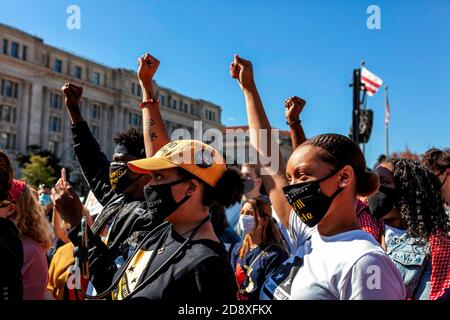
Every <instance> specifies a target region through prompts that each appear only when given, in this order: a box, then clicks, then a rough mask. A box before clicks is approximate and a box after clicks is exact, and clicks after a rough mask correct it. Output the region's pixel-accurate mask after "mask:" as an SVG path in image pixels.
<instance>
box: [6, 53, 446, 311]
mask: <svg viewBox="0 0 450 320" xmlns="http://www.w3.org/2000/svg"><path fill="white" fill-rule="evenodd" d="M138 66H139V69H138V80H139V83H140V86H141V88H142V95H143V96H142V99H143V102H142V104H141V105H140V108H141V110H142V117H143V123H144V127H143V128H129V129H127V130H125V131H123V132H117V133H116V134H115V135H114V137H113V141H112V142H114V144H115V145H116V147H115V150H114V153H113V154H112V155H109V156H110V157H108V155H106V154H105V153H103V151H102V146H100V145H99V143H98V142H97V140H96V139H95V138H94V136H93V134H92V133H91V131H90V129H89V126H88V124H87V122H86V121H85V119H84V118H83V116H82V113H81V111H80V107H79V104H80V99H81V97H82V95H83V88H82V87H80V86H77V85H75V84H73V83H65V84H64V85H63V86H62V89H61V90H62V92H63V94H64V96H65V105H66V110H67V112H68V114H69V118H70V121H71V130H72V138H73V148H74V151H75V154H76V157H77V160H78V163H79V166H80V168H81V171H82V173H83V176H84V177H85V179H86V183H87V185H88V187H89V189H90V191H91V192H92V193H93V194H94V195H95V197H96V198H97V200H98V202H99V203H100V204H101V206H102V210H101V212H99V213H98V214H96V215H95V216H94V215H93V214H92V212H89V210H87V208H85V207H84V205H83V203H82V201H81V200H80V197H79V196H78V195H77V193H76V191H75V190H74V188H73V187H72V185H71V184H70V182H68V181H67V180H66V177H65V171H64V169H63V171H62V172H61V177H60V178H59V179H58V181H57V182H56V184H55V185H54V186H47V185H42V186H40V187H39V189H38V190H35V189H34V188H33V187H32V186H30V185H28V184H27V182H26V181H21V180H17V179H15V178H14V177H15V173H14V172H13V166H12V163H11V161H10V159H9V157H8V156H7V154H6V153H5V152H3V151H1V150H0V254H1V255H2V261H3V262H2V263H1V264H0V300H20V299H25V300H44V299H46V300H86V299H113V300H129V299H140V300H145V299H148V300H166V301H180V302H181V301H183V302H188V301H190V302H205V301H206V302H208V301H209V302H225V301H235V300H249V301H257V300H366V299H377V300H384V299H388V300H405V299H408V300H438V299H440V300H449V299H450V209H449V208H450V151H449V150H448V149H443V150H440V149H435V148H433V149H430V150H428V151H427V152H425V153H424V154H423V156H422V158H421V161H417V160H411V159H406V158H392V159H391V158H389V157H385V158H384V159H383V160H382V161H380V162H379V163H377V165H376V166H375V167H374V168H373V169H369V168H368V167H367V164H366V160H365V158H364V155H363V153H362V151H361V149H360V148H359V146H358V145H356V144H355V143H354V142H353V141H352V140H351V139H350V138H348V137H346V136H343V135H339V134H333V133H327V134H321V135H318V136H315V137H312V138H309V139H307V138H306V134H305V132H304V130H303V127H302V123H301V120H300V116H301V113H302V110H303V109H304V107H305V105H306V102H305V101H304V100H303V99H301V98H299V97H296V96H293V97H289V98H288V99H286V100H285V117H286V122H287V125H288V126H289V128H290V133H291V138H292V146H293V153H292V155H291V157H290V158H289V160H288V162H287V163H284V162H283V160H282V157H281V156H279V159H278V160H279V161H278V162H279V165H278V166H276V167H272V166H262V165H260V164H253V163H243V164H241V166H240V168H238V169H236V168H232V167H228V166H227V165H226V161H225V159H224V158H223V157H222V155H221V153H220V152H219V151H218V150H216V149H215V148H213V147H212V146H210V145H208V144H205V143H204V142H202V141H197V140H188V139H184V140H174V141H170V140H169V136H168V133H167V131H166V128H165V127H164V122H163V121H162V117H161V112H160V109H159V100H158V98H157V96H156V94H155V90H154V87H153V78H154V75H155V73H156V71H157V69H158V66H159V61H158V60H157V59H156V58H155V57H153V56H151V55H149V54H145V55H143V56H141V57H140V58H139V59H138ZM229 72H230V76H231V78H233V79H235V80H236V81H237V83H238V85H239V87H240V89H241V91H242V93H243V96H244V98H245V104H246V111H247V117H248V125H249V128H250V130H255V132H263V135H266V136H265V137H264V136H263V135H252V134H250V143H251V145H252V146H253V147H254V148H256V151H257V153H258V154H259V155H262V156H267V155H271V154H272V153H273V152H278V151H275V150H270V144H269V146H266V145H264V146H263V144H261V143H260V141H259V140H260V139H264V138H265V139H267V140H266V141H270V139H273V137H272V133H271V130H270V129H271V124H270V122H269V119H268V117H267V115H266V112H265V109H264V106H263V103H262V101H261V98H260V95H259V93H258V89H257V86H256V82H255V79H254V74H253V68H252V64H251V62H250V61H248V60H246V59H243V58H241V57H239V56H238V55H235V57H234V59H233V61H232V63H231V65H230V70H229ZM180 155H188V156H187V157H180ZM109 158H110V159H111V161H110V160H109ZM180 159H182V160H180Z"/></svg>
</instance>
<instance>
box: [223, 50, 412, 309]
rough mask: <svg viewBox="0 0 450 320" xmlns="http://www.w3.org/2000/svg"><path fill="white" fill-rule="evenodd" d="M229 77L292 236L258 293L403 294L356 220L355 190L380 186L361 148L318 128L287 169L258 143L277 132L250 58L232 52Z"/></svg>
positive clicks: (303, 296)
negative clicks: (287, 252)
mask: <svg viewBox="0 0 450 320" xmlns="http://www.w3.org/2000/svg"><path fill="white" fill-rule="evenodd" d="M230 75H231V76H232V77H233V78H235V79H236V80H237V81H238V83H239V86H240V87H241V89H242V91H243V93H244V96H245V100H246V107H247V117H248V122H249V126H250V132H251V133H250V143H251V144H252V146H253V147H254V148H255V149H256V151H257V152H258V154H260V155H263V156H264V157H267V158H268V157H270V159H273V161H274V162H272V163H269V164H268V165H266V166H265V167H264V168H263V169H264V170H262V172H261V173H262V179H263V183H264V187H265V188H266V190H267V192H268V194H269V197H270V201H271V203H272V205H273V207H274V209H275V211H276V213H277V215H278V217H279V218H280V220H281V221H282V222H283V223H284V224H285V225H286V227H287V229H288V230H289V232H290V234H291V237H292V239H294V240H296V251H293V252H294V254H293V255H292V256H291V257H290V258H289V259H288V260H287V261H285V262H284V263H283V264H282V265H281V266H280V267H279V268H277V269H276V270H275V271H274V272H273V273H272V274H271V275H270V276H269V277H268V278H267V280H266V281H265V283H264V285H263V287H262V289H261V291H260V298H262V299H277V300H286V299H294V300H354V299H357V300H364V299H404V297H405V288H404V286H403V281H402V278H401V274H400V272H399V270H398V269H397V268H396V267H395V265H394V264H393V262H392V261H391V260H390V259H389V257H388V256H387V255H386V253H385V252H384V251H383V249H382V248H381V246H380V245H379V243H378V242H377V241H376V240H375V239H374V238H373V237H372V236H371V235H370V234H369V233H367V232H365V231H363V230H361V229H360V228H359V227H358V224H357V219H356V206H355V201H356V196H357V195H359V196H369V195H371V194H372V193H374V192H375V191H376V190H377V188H378V184H379V182H378V177H377V176H376V175H375V174H373V173H371V172H369V171H367V170H366V162H365V159H364V156H363V154H362V152H361V150H360V149H359V147H358V146H357V145H356V144H355V143H354V142H353V141H352V140H351V139H349V138H347V137H345V136H342V135H338V134H322V135H319V136H316V137H313V138H311V139H308V140H306V141H305V142H303V143H302V144H300V145H299V146H298V147H297V148H296V149H295V151H294V152H293V154H292V155H291V157H290V158H289V161H288V163H287V169H285V165H284V163H283V161H282V157H281V155H279V152H277V153H276V154H275V155H274V154H272V151H273V150H270V145H271V143H268V145H269V147H268V148H267V147H266V146H262V144H260V143H259V139H263V140H264V138H265V141H272V140H271V139H274V137H272V134H271V130H270V129H271V126H270V123H269V121H268V119H267V116H266V113H265V111H264V107H263V105H262V102H261V99H260V97H259V94H258V90H257V89H256V85H255V82H254V78H253V71H252V65H251V63H250V61H247V60H245V59H242V58H240V57H239V56H238V55H235V58H234V61H233V62H232V64H231V67H230ZM262 129H263V130H262ZM252 132H253V133H256V134H252ZM258 133H259V134H258ZM261 133H262V134H261ZM264 133H265V136H263V137H261V136H262V135H263V134H264Z"/></svg>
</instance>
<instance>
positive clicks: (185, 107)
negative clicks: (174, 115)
mask: <svg viewBox="0 0 450 320" xmlns="http://www.w3.org/2000/svg"><path fill="white" fill-rule="evenodd" d="M184 112H186V113H188V112H189V106H188V104H187V103H185V104H184Z"/></svg>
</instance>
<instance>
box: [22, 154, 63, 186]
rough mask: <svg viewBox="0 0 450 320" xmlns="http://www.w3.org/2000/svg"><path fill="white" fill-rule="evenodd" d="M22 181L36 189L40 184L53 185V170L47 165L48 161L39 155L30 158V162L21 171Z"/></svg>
mask: <svg viewBox="0 0 450 320" xmlns="http://www.w3.org/2000/svg"><path fill="white" fill-rule="evenodd" d="M22 179H24V180H26V181H27V182H28V183H29V184H30V185H32V186H33V187H35V188H37V187H38V186H39V185H40V184H48V185H54V184H55V182H56V177H55V170H54V169H53V168H52V167H51V166H50V165H49V164H48V159H47V158H45V157H42V156H39V155H32V156H30V162H29V163H26V164H25V165H24V167H23V169H22Z"/></svg>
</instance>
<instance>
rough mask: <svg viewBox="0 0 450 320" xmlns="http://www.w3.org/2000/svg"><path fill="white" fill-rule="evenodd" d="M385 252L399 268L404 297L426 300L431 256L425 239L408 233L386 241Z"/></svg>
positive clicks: (429, 286) (428, 288) (428, 293)
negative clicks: (404, 292) (404, 290)
mask: <svg viewBox="0 0 450 320" xmlns="http://www.w3.org/2000/svg"><path fill="white" fill-rule="evenodd" d="M386 245H387V250H386V253H387V254H388V255H389V257H390V258H391V259H392V261H393V262H394V263H395V265H396V266H397V267H398V268H399V270H400V272H401V274H402V276H403V282H404V284H405V288H406V298H407V299H416V300H428V299H429V297H430V288H431V282H430V278H431V256H430V248H429V244H428V241H427V240H425V241H424V240H422V241H420V240H418V239H417V238H415V237H413V236H411V235H409V234H408V233H405V234H403V235H402V236H400V237H398V236H395V237H394V238H393V239H392V240H391V241H390V243H387V244H386Z"/></svg>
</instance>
